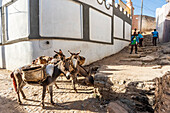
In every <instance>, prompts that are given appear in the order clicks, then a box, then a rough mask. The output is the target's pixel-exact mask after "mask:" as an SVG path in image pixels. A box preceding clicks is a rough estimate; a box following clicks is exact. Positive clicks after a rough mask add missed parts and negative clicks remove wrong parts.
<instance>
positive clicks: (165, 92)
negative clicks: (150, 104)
mask: <svg viewBox="0 0 170 113" xmlns="http://www.w3.org/2000/svg"><path fill="white" fill-rule="evenodd" d="M154 107H155V112H157V113H161V112H164V113H165V111H166V112H167V113H170V72H167V73H166V74H165V75H164V76H163V77H161V78H157V79H156V90H155V106H154Z"/></svg>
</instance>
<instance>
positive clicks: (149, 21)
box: [132, 15, 156, 31]
mask: <svg viewBox="0 0 170 113" xmlns="http://www.w3.org/2000/svg"><path fill="white" fill-rule="evenodd" d="M140 18H141V15H133V19H132V29H135V28H136V29H137V30H140ZM153 29H156V19H155V18H154V17H150V16H146V15H143V16H142V31H151V30H153Z"/></svg>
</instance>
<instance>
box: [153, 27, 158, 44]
mask: <svg viewBox="0 0 170 113" xmlns="http://www.w3.org/2000/svg"><path fill="white" fill-rule="evenodd" d="M152 35H153V46H156V43H157V41H156V40H157V38H159V35H158V32H157V31H156V29H154V32H152Z"/></svg>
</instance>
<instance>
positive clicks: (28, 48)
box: [0, 0, 131, 70]
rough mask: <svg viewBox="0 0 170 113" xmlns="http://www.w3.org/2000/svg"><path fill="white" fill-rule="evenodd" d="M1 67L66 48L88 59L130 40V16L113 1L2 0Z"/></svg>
mask: <svg viewBox="0 0 170 113" xmlns="http://www.w3.org/2000/svg"><path fill="white" fill-rule="evenodd" d="M0 21H1V28H2V29H1V37H0V39H1V40H0V68H6V69H8V70H13V69H15V68H17V67H20V66H23V65H26V64H30V63H31V62H32V60H33V59H35V58H37V57H39V56H42V55H46V56H53V55H54V52H53V51H54V50H58V49H62V50H63V52H64V54H65V55H66V56H69V53H68V50H70V51H72V52H78V51H79V50H81V51H82V52H81V55H82V56H85V57H86V62H85V64H90V63H92V62H94V61H97V60H100V59H102V58H104V57H106V56H109V55H112V54H115V53H117V52H118V51H120V50H121V49H123V48H124V47H125V46H127V45H128V44H129V41H130V37H131V17H130V15H129V14H127V12H124V9H123V8H121V7H120V6H119V5H118V4H115V3H114V2H113V1H112V2H111V3H110V2H109V4H108V3H107V1H103V0H1V20H0Z"/></svg>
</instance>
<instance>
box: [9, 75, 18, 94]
mask: <svg viewBox="0 0 170 113" xmlns="http://www.w3.org/2000/svg"><path fill="white" fill-rule="evenodd" d="M10 76H11V78H13V85H14V88H15V91H16V92H17V85H16V80H15V77H14V72H12V73H11V74H10Z"/></svg>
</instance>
